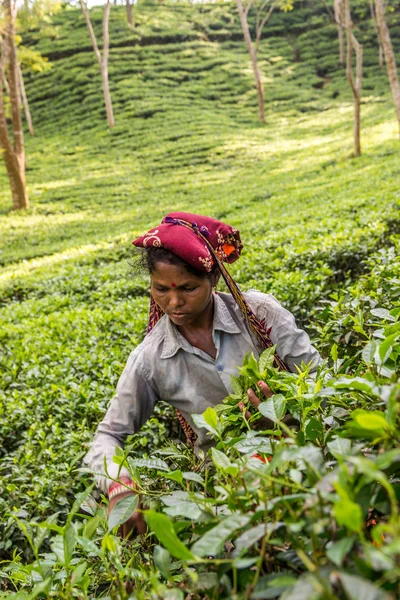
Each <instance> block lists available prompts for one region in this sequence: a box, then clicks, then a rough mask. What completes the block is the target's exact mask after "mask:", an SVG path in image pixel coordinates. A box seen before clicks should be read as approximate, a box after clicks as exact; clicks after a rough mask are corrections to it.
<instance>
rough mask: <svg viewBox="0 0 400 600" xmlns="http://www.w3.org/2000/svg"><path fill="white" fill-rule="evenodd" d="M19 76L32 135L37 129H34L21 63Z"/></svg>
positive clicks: (27, 121)
mask: <svg viewBox="0 0 400 600" xmlns="http://www.w3.org/2000/svg"><path fill="white" fill-rule="evenodd" d="M18 78H19V87H20V90H21V97H22V104H23V105H24V111H25V117H26V123H27V125H28V130H29V133H30V134H31V135H35V130H34V129H33V125H32V117H31V111H30V110H29V102H28V96H27V95H26V91H25V84H24V78H23V75H22V71H21V65H18Z"/></svg>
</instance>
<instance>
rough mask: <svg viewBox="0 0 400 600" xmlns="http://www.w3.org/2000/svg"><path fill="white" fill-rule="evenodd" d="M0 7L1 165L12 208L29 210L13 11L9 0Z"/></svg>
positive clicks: (5, 0) (13, 8)
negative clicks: (0, 29)
mask: <svg viewBox="0 0 400 600" xmlns="http://www.w3.org/2000/svg"><path fill="white" fill-rule="evenodd" d="M3 7H4V17H5V19H4V20H5V32H4V40H3V42H2V52H1V60H0V75H1V77H0V81H1V84H0V146H1V148H2V150H3V157H4V163H5V165H6V169H7V174H8V178H9V181H10V188H11V194H12V199H13V208H14V209H15V210H20V209H23V208H29V198H28V193H27V190H26V183H25V149H24V136H23V131H22V119H21V106H20V94H19V80H18V63H17V51H16V47H15V7H14V6H13V5H12V4H11V0H4V2H3ZM6 62H8V78H7V81H8V85H9V97H10V103H11V115H12V118H11V120H12V129H13V138H14V144H12V143H11V140H10V135H9V132H8V127H7V119H6V116H5V111H4V102H3V83H2V81H3V79H4V72H5V65H6Z"/></svg>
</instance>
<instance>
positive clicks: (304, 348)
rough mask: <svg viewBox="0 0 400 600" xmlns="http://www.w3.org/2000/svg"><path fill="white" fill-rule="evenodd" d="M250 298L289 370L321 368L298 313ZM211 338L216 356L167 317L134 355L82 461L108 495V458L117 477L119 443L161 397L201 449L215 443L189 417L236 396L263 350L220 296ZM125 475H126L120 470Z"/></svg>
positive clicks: (231, 303) (267, 298)
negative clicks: (251, 358)
mask: <svg viewBox="0 0 400 600" xmlns="http://www.w3.org/2000/svg"><path fill="white" fill-rule="evenodd" d="M244 296H245V298H246V300H247V302H248V303H249V305H250V307H251V308H252V310H253V311H254V313H255V314H256V316H257V317H258V319H260V320H262V319H265V326H266V328H267V329H270V338H271V340H272V342H273V344H276V351H277V353H278V355H279V356H280V357H281V358H282V359H283V360H284V361H285V362H286V364H287V365H288V367H289V369H290V370H291V371H296V368H295V367H296V365H298V366H300V365H301V363H302V362H304V363H306V364H308V363H311V364H312V366H313V369H314V370H315V368H316V366H317V364H318V363H319V361H320V356H319V354H318V352H317V350H316V349H315V348H314V347H313V346H312V345H311V343H310V338H309V337H308V335H307V334H306V333H305V331H303V330H301V329H298V328H297V326H296V323H295V320H294V317H293V315H292V314H291V313H290V312H289V311H288V310H286V309H285V308H283V307H282V306H281V304H280V303H279V302H278V301H277V300H276V298H274V296H272V295H270V294H263V293H261V292H258V291H255V290H251V291H249V292H247V293H245V294H244ZM213 339H214V343H215V347H216V350H217V355H216V358H215V359H213V358H212V357H211V356H209V355H208V354H207V353H206V352H204V351H203V350H200V349H199V348H195V347H193V346H191V345H190V344H189V342H188V341H187V340H186V339H185V338H184V337H183V335H182V334H181V333H180V332H179V330H178V328H177V327H176V326H175V325H174V324H173V323H172V321H170V319H169V318H168V317H167V316H163V317H162V319H160V321H159V322H158V323H157V325H156V326H155V327H154V329H153V330H152V331H151V333H150V334H149V335H147V336H146V337H145V339H144V340H143V342H142V343H141V344H139V346H137V348H136V349H135V350H134V351H133V352H131V354H130V356H129V358H128V362H127V364H126V366H125V369H124V371H123V373H122V375H121V377H120V380H119V382H118V385H117V390H116V394H115V396H114V397H113V398H112V400H111V404H110V407H109V409H108V411H107V413H106V415H105V417H104V419H103V420H102V421H101V423H100V424H99V426H98V428H97V431H96V434H95V437H94V440H93V443H92V445H91V448H90V450H89V452H88V454H87V455H86V456H85V458H84V462H85V463H86V464H87V465H88V466H89V467H90V468H91V469H92V471H93V472H94V473H96V475H97V484H98V486H99V487H100V488H101V489H102V490H103V491H104V492H106V491H107V489H108V487H109V485H110V484H111V480H110V479H106V478H105V477H104V476H102V475H101V473H104V457H105V459H106V462H107V469H108V473H109V474H110V475H111V477H114V478H115V477H116V476H117V474H118V470H119V467H118V466H117V465H116V464H115V463H113V461H112V458H113V456H114V454H115V448H116V446H121V447H122V446H123V444H124V440H125V439H126V437H127V436H128V435H130V434H132V433H135V432H137V431H139V429H140V427H141V426H142V425H143V423H145V421H146V420H147V419H148V418H149V417H150V416H151V414H152V412H153V410H154V406H155V404H156V402H157V400H166V401H167V402H168V403H170V404H172V406H174V407H175V408H178V409H179V410H180V411H181V413H182V415H183V417H184V418H185V419H186V420H187V421H188V422H189V423H190V424H191V426H192V427H193V429H194V430H195V432H196V433H197V435H198V439H197V442H196V446H197V448H200V449H205V448H207V447H208V446H209V437H206V433H207V432H206V431H205V430H204V429H200V430H198V429H196V427H195V426H194V424H193V421H192V419H191V415H192V414H194V413H203V412H204V411H205V410H206V409H207V408H208V407H209V406H215V405H216V404H219V403H220V402H221V401H222V400H223V398H225V396H227V395H228V394H230V393H231V392H232V386H231V376H232V375H237V367H238V366H240V365H241V364H242V362H243V359H244V356H245V354H246V353H247V352H249V351H250V352H253V353H254V355H255V356H256V357H258V356H259V355H260V354H261V352H262V348H261V346H260V344H259V343H258V341H257V339H256V338H255V336H254V334H253V333H252V332H251V330H250V329H249V327H248V325H247V323H246V321H245V319H244V317H243V315H242V313H241V311H240V309H239V307H238V305H237V304H236V302H235V300H234V298H233V297H232V296H231V295H230V294H225V293H219V294H214V321H213ZM120 475H128V472H127V471H126V469H122V470H120Z"/></svg>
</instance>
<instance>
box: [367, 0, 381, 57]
mask: <svg viewBox="0 0 400 600" xmlns="http://www.w3.org/2000/svg"><path fill="white" fill-rule="evenodd" d="M369 10H370V13H371V19H372V24H373V26H374V30H375V33H376V37H377V40H378V50H379V67H380V68H382V67H383V46H382V40H381V36H380V34H379V29H378V25H377V24H376V15H375V7H374V0H369Z"/></svg>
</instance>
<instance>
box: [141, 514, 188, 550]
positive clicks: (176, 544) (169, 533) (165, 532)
mask: <svg viewBox="0 0 400 600" xmlns="http://www.w3.org/2000/svg"><path fill="white" fill-rule="evenodd" d="M144 514H145V516H146V521H147V523H148V524H149V527H150V529H151V530H152V531H153V532H154V533H155V534H156V536H157V538H158V540H159V541H160V542H161V543H162V545H163V546H165V548H166V549H167V550H168V552H169V553H170V554H172V556H174V557H175V558H179V559H180V560H193V559H194V558H195V555H194V554H193V553H192V552H191V551H190V550H189V549H188V548H187V547H186V546H185V544H183V543H182V542H181V541H180V539H179V538H178V536H177V535H176V533H175V530H174V528H173V525H172V523H171V521H170V519H169V518H168V517H167V516H165V515H163V514H161V513H157V512H156V511H154V510H146V511H144Z"/></svg>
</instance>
